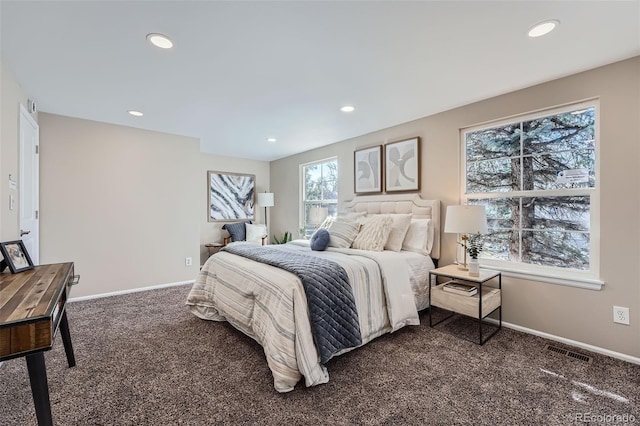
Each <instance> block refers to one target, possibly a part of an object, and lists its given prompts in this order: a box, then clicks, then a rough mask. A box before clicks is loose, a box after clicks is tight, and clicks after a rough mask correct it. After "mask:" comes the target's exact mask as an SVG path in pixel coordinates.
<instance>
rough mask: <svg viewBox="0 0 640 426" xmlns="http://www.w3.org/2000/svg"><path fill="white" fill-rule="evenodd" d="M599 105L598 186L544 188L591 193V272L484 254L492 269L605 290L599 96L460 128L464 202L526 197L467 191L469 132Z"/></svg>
mask: <svg viewBox="0 0 640 426" xmlns="http://www.w3.org/2000/svg"><path fill="white" fill-rule="evenodd" d="M590 107H593V108H595V138H596V144H595V155H596V168H595V175H596V186H595V188H585V189H577V190H575V191H574V190H572V189H569V190H562V191H541V192H543V193H544V194H545V195H561V194H571V193H573V192H576V193H580V194H585V195H589V196H590V209H589V214H590V217H591V223H590V228H589V234H590V241H591V245H590V248H589V258H590V261H589V267H590V269H589V271H579V270H575V269H562V268H555V267H549V266H540V265H532V264H525V263H517V262H509V261H501V260H495V259H486V258H482V257H480V261H481V264H482V265H483V266H487V267H489V268H491V269H496V270H499V271H502V272H503V274H504V275H505V276H508V277H514V278H520V279H525V280H529V281H540V282H545V283H550V284H559V285H566V286H570V287H577V288H584V289H590V290H601V289H602V286H604V284H605V283H604V281H603V280H602V279H601V278H600V187H601V182H600V164H601V160H600V158H601V157H600V145H601V140H600V100H599V99H597V98H594V99H589V100H585V101H581V102H578V103H570V104H565V105H561V106H556V107H553V108H548V109H540V110H536V111H534V112H529V113H526V114H521V115H514V116H511V117H508V118H505V119H500V120H496V121H491V122H484V123H482V124H477V125H473V126H468V127H465V128H463V129H460V145H459V148H460V199H461V202H462V203H463V204H465V203H466V202H467V200H468V199H469V198H475V199H479V198H499V197H507V196H508V197H522V196H529V195H532V194H533V193H534V191H513V192H504V193H496V194H495V195H496V196H495V197H494V196H493V195H486V194H487V193H481V194H475V193H470V194H467V193H466V192H465V191H466V181H467V176H466V171H467V154H466V140H465V134H466V133H469V132H473V131H477V130H482V129H488V128H493V127H499V126H502V125H506V124H510V123H513V122H517V121H520V122H521V121H527V120H531V119H535V118H540V117H545V116H549V115H554V114H559V113H562V112H567V111H569V110H580V109H583V108H590Z"/></svg>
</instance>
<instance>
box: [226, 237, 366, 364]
mask: <svg viewBox="0 0 640 426" xmlns="http://www.w3.org/2000/svg"><path fill="white" fill-rule="evenodd" d="M222 250H223V251H226V252H229V253H232V254H235V255H238V256H243V257H246V258H249V259H251V260H255V261H258V262H262V263H266V264H268V265H271V266H276V267H278V268H281V269H284V270H286V271H289V272H291V273H293V274H295V275H296V276H298V278H300V281H301V282H302V286H303V287H304V291H305V294H306V296H307V304H308V306H309V321H310V323H311V333H312V334H313V339H314V341H315V343H316V347H317V348H318V353H319V355H320V363H321V364H325V363H326V362H327V361H329V359H331V357H333V356H334V355H335V354H337V353H339V352H340V351H342V350H344V349H348V348H354V347H356V346H360V345H361V344H362V337H361V335H360V324H359V322H358V313H357V311H356V304H355V300H354V297H353V292H352V290H351V285H350V284H349V278H348V276H347V272H346V271H345V270H344V268H343V267H342V266H340V265H338V264H337V263H335V262H332V261H330V260H326V259H322V258H318V257H316V256H309V255H305V254H302V253H293V252H286V251H283V250H278V249H277V248H276V247H269V246H253V245H233V246H227V247H224V248H223V249H222Z"/></svg>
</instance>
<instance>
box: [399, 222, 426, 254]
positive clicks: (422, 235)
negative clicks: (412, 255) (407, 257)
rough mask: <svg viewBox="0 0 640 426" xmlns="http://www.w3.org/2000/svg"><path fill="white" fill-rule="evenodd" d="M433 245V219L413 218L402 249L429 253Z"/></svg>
mask: <svg viewBox="0 0 640 426" xmlns="http://www.w3.org/2000/svg"><path fill="white" fill-rule="evenodd" d="M432 246H433V225H432V223H431V219H412V220H411V224H410V225H409V229H408V230H407V235H406V236H405V237H404V241H403V242H402V250H406V251H415V252H417V253H421V254H424V255H428V254H429V253H430V252H431V247H432Z"/></svg>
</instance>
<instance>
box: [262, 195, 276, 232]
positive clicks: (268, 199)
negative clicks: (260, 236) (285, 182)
mask: <svg viewBox="0 0 640 426" xmlns="http://www.w3.org/2000/svg"><path fill="white" fill-rule="evenodd" d="M274 205H275V203H274V196H273V192H258V206H260V207H264V224H265V226H267V207H273V206H274Z"/></svg>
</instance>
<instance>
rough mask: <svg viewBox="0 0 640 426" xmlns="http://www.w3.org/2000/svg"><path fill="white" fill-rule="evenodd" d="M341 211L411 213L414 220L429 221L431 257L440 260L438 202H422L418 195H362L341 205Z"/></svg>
mask: <svg viewBox="0 0 640 426" xmlns="http://www.w3.org/2000/svg"><path fill="white" fill-rule="evenodd" d="M342 210H344V211H350V212H367V214H393V213H411V214H412V215H413V217H414V218H415V219H431V221H432V224H433V231H434V232H433V234H434V239H433V246H432V248H431V257H432V258H434V259H439V258H440V200H423V199H422V198H421V197H420V194H390V195H363V196H358V197H355V198H354V199H353V200H351V201H347V202H345V203H344V204H343V205H342Z"/></svg>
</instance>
